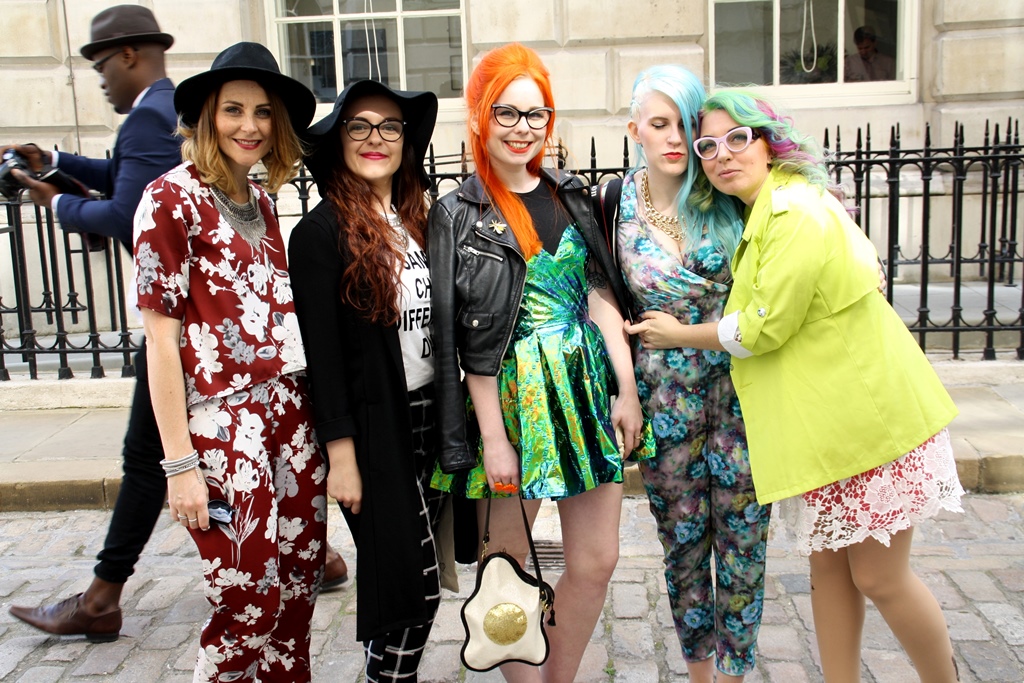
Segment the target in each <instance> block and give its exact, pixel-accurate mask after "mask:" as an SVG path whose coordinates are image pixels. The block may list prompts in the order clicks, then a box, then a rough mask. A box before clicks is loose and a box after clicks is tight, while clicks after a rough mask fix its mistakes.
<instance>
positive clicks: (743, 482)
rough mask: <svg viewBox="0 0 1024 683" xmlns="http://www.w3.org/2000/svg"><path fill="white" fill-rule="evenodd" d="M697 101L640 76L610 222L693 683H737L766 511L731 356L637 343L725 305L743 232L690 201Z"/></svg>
mask: <svg viewBox="0 0 1024 683" xmlns="http://www.w3.org/2000/svg"><path fill="white" fill-rule="evenodd" d="M704 98H705V92H704V88H703V86H702V85H701V83H700V81H699V80H697V78H696V77H695V76H694V75H693V74H691V73H690V72H689V71H687V70H686V69H684V68H682V67H679V66H656V67H652V68H650V69H647V70H645V71H644V72H642V73H641V74H640V75H639V76H638V77H637V79H636V82H635V83H634V86H633V99H632V102H631V104H630V121H629V124H628V128H629V135H630V137H631V138H632V139H633V141H634V142H635V143H636V147H637V155H638V162H637V166H636V168H634V169H633V170H632V171H630V172H629V173H627V174H626V177H625V178H624V179H623V183H622V194H621V198H620V200H619V204H618V208H619V210H618V219H617V220H616V221H614V240H615V244H616V246H617V249H616V252H617V255H618V259H619V266H620V268H621V271H622V275H623V277H624V278H625V280H626V283H627V284H628V286H629V290H630V291H631V292H632V295H633V304H634V305H633V314H634V322H635V324H633V325H630V324H628V323H627V326H626V329H627V331H629V333H630V334H634V335H638V337H637V340H636V343H635V345H634V361H635V366H636V380H637V386H638V389H639V394H640V400H641V402H642V403H643V405H644V407H645V409H646V410H647V414H648V415H650V417H651V418H652V419H653V422H654V430H655V438H656V440H657V455H656V456H655V457H654V458H652V459H650V460H645V461H642V462H641V463H640V471H641V473H642V474H643V478H644V485H645V487H646V489H647V496H648V498H649V499H650V506H651V512H652V514H653V515H654V518H655V520H656V521H657V525H658V534H659V537H660V539H661V543H662V546H663V547H664V550H665V579H666V583H667V586H668V595H669V601H670V603H671V606H672V616H673V620H674V622H675V626H676V632H677V634H678V636H679V642H680V645H681V646H682V651H683V657H684V659H685V660H686V666H687V669H688V671H689V674H690V680H691V681H694V682H695V683H711V681H712V680H713V678H714V677H715V672H714V669H715V667H716V666H717V669H718V675H717V680H718V681H740V680H742V679H743V676H745V675H746V674H747V673H748V672H749V671H750V670H751V669H753V667H754V651H755V646H756V641H757V632H758V627H759V626H760V622H761V607H762V601H763V599H764V565H765V542H766V540H767V536H768V521H769V517H770V512H771V510H770V508H769V507H768V506H760V505H758V504H757V502H756V499H755V496H754V485H753V482H752V480H751V477H750V464H749V461H748V459H747V440H746V433H745V431H744V428H743V420H742V417H741V415H740V405H739V400H738V399H737V398H736V392H735V390H734V389H733V385H732V380H731V379H730V377H729V357H728V354H726V353H722V352H715V351H700V350H697V349H694V348H687V347H686V346H685V345H681V344H680V345H675V346H673V347H671V348H658V349H654V348H648V347H646V346H645V345H644V344H642V343H641V341H642V340H643V338H644V335H645V334H646V332H647V328H648V327H649V325H650V322H649V319H651V318H652V316H655V315H664V316H669V317H672V318H676V319H680V320H682V321H684V322H686V323H700V322H705V321H714V320H719V319H720V318H721V317H722V311H723V309H724V308H725V301H726V298H727V297H728V295H729V287H730V284H731V282H732V273H731V272H730V269H729V261H730V258H731V256H732V253H733V251H734V250H735V248H736V245H737V243H738V242H739V239H740V235H741V234H742V232H743V221H742V219H741V217H740V215H739V212H738V210H737V205H736V203H735V202H734V201H733V200H731V198H728V197H724V196H723V197H721V198H720V199H721V201H719V202H716V203H715V204H714V205H713V206H712V207H711V208H710V209H709V210H700V209H698V208H697V207H696V206H694V205H693V203H692V202H691V201H690V193H691V189H692V188H693V186H694V180H695V178H696V177H697V175H698V174H700V172H701V171H700V164H699V163H698V160H697V159H695V158H694V156H693V155H692V154H691V153H690V145H691V143H692V141H693V139H694V137H695V133H696V129H697V113H698V112H699V111H700V107H701V105H702V104H703V103H704ZM612 200H613V198H612ZM712 552H714V557H715V562H714V567H715V569H714V571H712V568H711V556H712ZM712 658H714V660H713V659H712Z"/></svg>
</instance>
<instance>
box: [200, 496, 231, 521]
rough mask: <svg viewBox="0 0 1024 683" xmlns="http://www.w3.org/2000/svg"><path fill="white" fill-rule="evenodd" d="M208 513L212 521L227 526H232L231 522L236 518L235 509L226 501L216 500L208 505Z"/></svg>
mask: <svg viewBox="0 0 1024 683" xmlns="http://www.w3.org/2000/svg"><path fill="white" fill-rule="evenodd" d="M206 511H207V512H208V513H209V514H210V521H213V522H216V523H217V524H224V525H225V526H226V525H228V524H231V520H233V519H234V518H235V509H234V508H233V507H231V506H230V505H228V502H227V501H226V500H217V499H216V498H214V499H213V500H211V501H210V502H208V503H207V504H206Z"/></svg>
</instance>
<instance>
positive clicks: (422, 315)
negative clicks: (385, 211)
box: [388, 214, 434, 391]
mask: <svg viewBox="0 0 1024 683" xmlns="http://www.w3.org/2000/svg"><path fill="white" fill-rule="evenodd" d="M388 222H389V223H391V225H392V227H394V228H395V229H396V230H398V231H399V232H400V233H403V234H404V233H405V228H403V227H402V223H401V219H400V218H399V217H398V216H396V215H393V214H389V215H388ZM401 268H402V270H401V273H399V279H400V289H399V293H398V297H399V301H398V308H399V310H400V311H401V313H402V317H401V319H400V320H399V322H398V339H399V342H401V345H402V361H403V363H404V365H405V382H406V386H407V388H408V390H409V391H413V390H414V389H419V388H421V387H423V386H426V385H427V384H430V383H431V382H433V381H434V345H433V338H432V336H431V334H430V271H429V270H428V269H427V253H426V252H425V251H424V250H423V248H422V247H420V245H418V244H416V241H415V240H413V239H411V238H410V239H409V240H408V246H407V247H406V252H405V262H404V263H403V264H402V265H401Z"/></svg>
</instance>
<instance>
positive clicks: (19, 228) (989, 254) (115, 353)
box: [0, 121, 1024, 380]
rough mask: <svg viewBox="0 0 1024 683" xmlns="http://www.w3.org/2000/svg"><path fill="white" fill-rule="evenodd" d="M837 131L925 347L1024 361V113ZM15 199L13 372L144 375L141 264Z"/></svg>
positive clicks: (3, 369)
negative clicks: (134, 271)
mask: <svg viewBox="0 0 1024 683" xmlns="http://www.w3.org/2000/svg"><path fill="white" fill-rule="evenodd" d="M834 139H835V144H834V145H832V146H831V147H830V144H829V143H830V139H829V134H828V132H827V131H826V133H825V138H824V144H825V147H826V148H831V149H832V157H833V158H832V168H833V171H834V174H835V178H836V180H837V181H838V182H840V183H842V184H843V185H844V186H845V187H846V189H847V197H848V199H849V200H850V202H851V204H852V205H854V206H856V208H857V220H858V222H859V223H860V225H861V227H862V228H863V229H864V230H865V232H866V233H867V234H868V235H869V236H870V237H871V238H872V239H873V240H874V241H875V244H876V246H877V247H878V248H879V252H880V253H881V254H883V258H884V259H885V261H886V263H887V267H888V274H889V281H888V282H889V284H888V292H887V294H888V298H889V301H890V302H893V303H894V305H895V306H896V307H897V310H901V309H902V311H901V312H902V314H903V316H904V320H906V321H907V324H908V327H909V329H910V330H911V331H912V332H913V333H914V334H915V335H916V336H917V338H918V339H919V341H920V344H921V346H922V348H924V349H926V350H933V349H936V348H943V349H950V350H951V351H952V355H953V356H954V357H960V355H961V353H962V352H963V351H964V350H965V349H967V348H971V349H979V350H980V352H981V354H982V357H983V358H985V359H991V358H995V355H996V350H997V349H1014V350H1015V352H1016V353H1015V355H1016V358H1018V359H1022V360H1024V294H1022V289H1021V286H1020V282H1021V279H1022V275H1024V274H1022V269H1024V257H1022V254H1021V247H1020V233H1021V222H1022V214H1021V212H1020V211H1019V205H1020V197H1021V165H1022V152H1021V142H1020V134H1019V122H1018V121H1010V122H1008V123H1007V125H1006V127H1005V128H1003V129H1002V130H1001V129H1000V126H999V125H995V126H994V127H992V128H991V129H990V128H989V126H988V125H986V129H985V135H984V143H983V144H982V145H981V146H978V147H968V146H966V145H965V144H964V131H963V127H962V126H959V125H958V126H957V128H956V136H955V140H954V141H953V145H952V146H951V147H934V146H933V145H932V142H931V135H930V131H929V132H926V134H925V142H924V146H923V147H922V148H919V149H918V148H912V149H907V148H903V147H902V146H901V143H900V131H899V127H898V126H897V127H894V128H893V129H892V130H891V132H890V135H889V141H888V145H887V146H884V147H873V146H872V139H871V131H870V128H868V129H867V130H866V131H863V132H862V131H861V130H858V131H857V136H856V141H855V144H854V147H853V149H852V150H848V149H844V148H843V146H842V141H841V140H840V138H839V134H838V132H837V133H836V135H835V136H834ZM595 150H596V143H595V142H594V141H593V140H592V141H591V151H590V159H589V166H587V167H586V168H579V169H575V171H576V172H577V173H578V174H579V175H581V176H582V177H584V178H586V179H587V181H589V182H590V183H598V182H602V181H604V180H607V179H608V178H610V177H612V176H621V175H622V174H623V173H624V171H625V170H626V169H627V168H629V167H630V166H631V160H630V146H629V143H628V139H625V138H624V140H623V153H622V159H621V163H619V164H618V165H615V166H599V165H598V161H597V154H596V151H595ZM566 158H567V155H566V153H565V150H564V149H562V148H560V149H558V150H557V152H556V153H555V154H554V155H553V163H555V164H556V165H558V166H559V167H562V168H564V167H565V165H566V161H565V160H566ZM470 168H471V162H470V160H469V159H468V158H467V155H466V153H465V151H463V153H462V154H456V155H447V156H436V155H434V153H433V149H432V148H431V150H430V154H429V156H428V158H427V170H428V172H429V174H430V177H431V179H432V181H433V182H432V186H431V198H432V199H434V198H436V197H437V196H438V195H439V194H443V193H445V192H447V191H449V190H450V189H452V188H454V187H456V186H457V185H458V184H459V183H461V182H462V181H463V180H464V179H465V178H466V177H467V176H468V175H469V173H470ZM291 185H292V186H293V187H294V191H295V195H296V198H297V201H298V209H297V212H298V213H300V214H302V215H304V214H305V213H306V211H308V210H309V208H310V201H311V193H312V190H313V189H314V183H313V179H312V178H311V177H309V176H308V175H307V174H306V173H305V172H303V173H301V174H300V175H299V176H298V177H296V178H295V179H293V180H292V181H291ZM285 192H291V190H286V191H285ZM4 212H5V213H6V224H4V225H0V241H6V243H7V245H6V248H5V247H4V246H3V245H0V380H7V379H10V377H11V375H10V369H11V368H12V367H15V366H16V367H17V368H18V370H17V372H18V373H19V374H20V373H27V374H28V375H29V376H30V377H31V378H33V379H35V378H37V377H39V373H40V363H41V361H43V360H46V361H47V363H48V364H49V365H54V361H55V365H56V368H55V370H54V372H55V373H56V376H57V377H59V378H69V377H71V376H72V375H73V370H72V364H71V359H72V358H76V357H78V358H81V357H84V358H88V359H89V360H88V361H87V362H88V363H91V367H90V374H91V376H92V377H103V376H104V375H105V373H106V370H105V369H104V365H105V364H106V366H107V367H110V366H111V365H115V366H116V365H118V364H119V365H120V373H121V375H122V376H131V375H132V373H133V369H132V365H131V353H132V352H133V351H134V350H135V349H136V348H137V343H136V339H137V332H138V330H137V329H135V330H134V332H135V333H136V335H135V338H134V339H133V326H134V325H136V324H137V323H136V322H134V320H133V318H132V317H130V316H129V310H128V309H129V305H128V303H127V301H126V297H125V291H126V288H125V282H126V280H128V279H129V278H130V273H129V272H126V270H127V266H126V264H125V263H124V262H123V260H122V258H121V256H122V255H121V254H120V253H119V250H120V247H119V246H118V245H117V244H114V243H107V244H106V245H105V248H104V249H103V250H102V251H101V252H90V251H89V248H88V246H87V245H86V244H85V243H84V241H83V240H82V239H81V238H80V236H79V235H76V234H68V233H65V232H64V231H62V230H61V229H60V228H59V226H57V225H55V224H54V221H53V217H52V215H51V214H50V211H49V210H41V209H38V208H35V207H31V205H27V204H21V203H20V202H17V201H15V202H8V203H6V204H5V205H4ZM93 248H95V245H94V247H93ZM7 254H9V256H7ZM104 361H105V363H104ZM78 365H79V366H81V365H82V363H81V362H79V363H78Z"/></svg>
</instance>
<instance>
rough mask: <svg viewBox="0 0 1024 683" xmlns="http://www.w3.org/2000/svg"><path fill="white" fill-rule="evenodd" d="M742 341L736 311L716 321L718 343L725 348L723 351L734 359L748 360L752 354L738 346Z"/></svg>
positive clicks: (738, 316)
mask: <svg viewBox="0 0 1024 683" xmlns="http://www.w3.org/2000/svg"><path fill="white" fill-rule="evenodd" d="M742 340H743V337H742V336H741V335H740V314H739V312H738V311H737V312H735V313H730V314H729V315H727V316H725V317H724V318H722V319H721V320H719V321H718V341H719V342H721V344H722V346H724V347H725V350H726V351H728V352H729V353H730V354H732V355H733V356H734V357H736V358H750V357H751V356H753V355H754V354H753V353H751V352H750V351H748V350H747V349H745V348H744V347H743V345H742V344H740V342H741V341H742Z"/></svg>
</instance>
